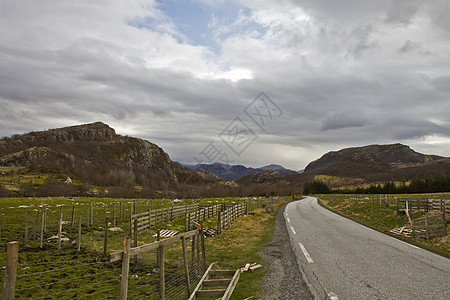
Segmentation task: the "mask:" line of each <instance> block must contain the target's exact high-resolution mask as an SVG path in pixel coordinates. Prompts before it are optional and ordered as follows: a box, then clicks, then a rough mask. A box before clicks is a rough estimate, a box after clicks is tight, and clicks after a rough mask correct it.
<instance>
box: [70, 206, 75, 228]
mask: <svg viewBox="0 0 450 300" xmlns="http://www.w3.org/2000/svg"><path fill="white" fill-rule="evenodd" d="M74 218H75V204H73V205H72V222H71V223H70V225H71V226H72V227H73V225H74V222H75V220H74Z"/></svg>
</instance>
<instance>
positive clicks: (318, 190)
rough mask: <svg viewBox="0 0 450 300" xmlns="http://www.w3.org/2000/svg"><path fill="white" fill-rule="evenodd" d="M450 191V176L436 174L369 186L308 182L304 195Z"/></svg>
mask: <svg viewBox="0 0 450 300" xmlns="http://www.w3.org/2000/svg"><path fill="white" fill-rule="evenodd" d="M449 191H450V176H435V177H428V178H424V179H421V178H416V179H412V180H411V181H410V182H401V183H395V182H393V181H387V182H385V183H383V184H371V185H370V186H368V187H357V188H346V189H331V188H330V187H328V185H327V184H326V183H325V182H323V181H312V182H306V183H305V185H304V188H303V194H304V195H310V194H330V193H332V194H413V193H439V192H449Z"/></svg>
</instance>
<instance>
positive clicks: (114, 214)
mask: <svg viewBox="0 0 450 300" xmlns="http://www.w3.org/2000/svg"><path fill="white" fill-rule="evenodd" d="M113 227H116V202H114V208H113Z"/></svg>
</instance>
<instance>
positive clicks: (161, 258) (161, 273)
mask: <svg viewBox="0 0 450 300" xmlns="http://www.w3.org/2000/svg"><path fill="white" fill-rule="evenodd" d="M158 250H159V251H158V253H159V258H158V261H159V299H161V300H164V299H165V293H166V278H165V274H164V245H162V246H159V247H158Z"/></svg>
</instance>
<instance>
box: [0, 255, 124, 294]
mask: <svg viewBox="0 0 450 300" xmlns="http://www.w3.org/2000/svg"><path fill="white" fill-rule="evenodd" d="M120 267H121V266H120V264H118V263H110V262H109V261H106V260H104V259H100V258H90V259H85V260H59V261H41V262H33V263H20V262H19V264H18V266H17V276H16V286H15V298H17V299H117V298H118V297H117V296H116V295H118V292H116V293H114V290H117V291H118V290H119V287H120V275H121V268H120ZM2 277H4V274H3V276H2Z"/></svg>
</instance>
